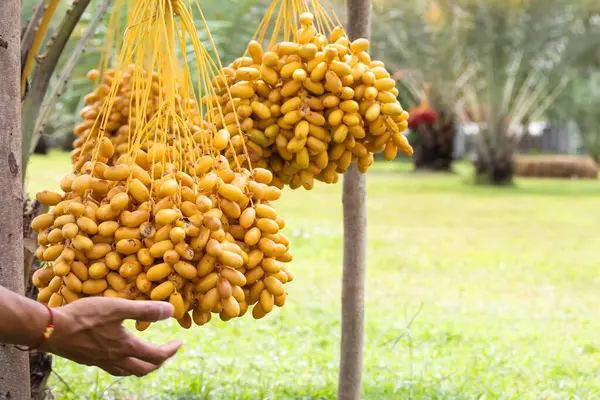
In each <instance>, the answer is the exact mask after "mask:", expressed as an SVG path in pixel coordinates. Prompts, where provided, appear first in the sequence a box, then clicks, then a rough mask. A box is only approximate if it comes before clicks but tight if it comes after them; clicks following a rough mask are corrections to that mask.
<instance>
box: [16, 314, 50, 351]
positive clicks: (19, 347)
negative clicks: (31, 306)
mask: <svg viewBox="0 0 600 400" xmlns="http://www.w3.org/2000/svg"><path fill="white" fill-rule="evenodd" d="M42 304H43V303H42ZM44 307H46V309H47V310H48V313H49V314H50V322H49V323H48V326H47V327H46V330H45V331H44V334H43V335H42V338H41V339H40V341H39V343H38V344H37V345H36V346H34V347H29V348H27V347H21V346H15V347H16V348H17V349H18V350H20V351H31V350H35V349H37V348H38V347H40V346H41V345H42V344H44V342H46V341H47V340H48V339H50V336H52V334H53V333H54V313H53V312H52V309H51V308H50V307H48V305H46V304H44Z"/></svg>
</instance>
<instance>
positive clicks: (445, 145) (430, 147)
mask: <svg viewBox="0 0 600 400" xmlns="http://www.w3.org/2000/svg"><path fill="white" fill-rule="evenodd" d="M417 131H418V134H419V139H418V145H417V146H416V149H415V156H414V164H415V169H417V170H428V171H438V172H450V171H451V169H452V162H453V161H454V138H455V137H456V121H455V120H454V118H453V117H452V116H448V115H445V114H444V113H440V118H439V119H438V120H437V121H435V122H434V123H432V124H422V125H419V126H418V128H417Z"/></svg>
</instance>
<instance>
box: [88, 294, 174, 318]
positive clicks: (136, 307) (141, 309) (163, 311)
mask: <svg viewBox="0 0 600 400" xmlns="http://www.w3.org/2000/svg"><path fill="white" fill-rule="evenodd" d="M96 301H97V302H98V301H101V302H102V304H101V305H102V309H103V310H104V313H105V315H106V316H108V317H109V318H111V319H112V320H121V321H122V320H125V319H134V320H136V321H148V322H156V321H162V320H165V319H168V318H170V317H171V316H172V315H173V312H174V308H173V305H172V304H170V303H167V302H164V301H132V300H125V299H116V298H107V297H99V298H97V299H96Z"/></svg>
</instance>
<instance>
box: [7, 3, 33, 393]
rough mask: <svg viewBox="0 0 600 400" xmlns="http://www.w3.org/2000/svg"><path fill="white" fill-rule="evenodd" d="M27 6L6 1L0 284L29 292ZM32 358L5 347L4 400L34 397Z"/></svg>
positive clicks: (10, 347) (14, 289) (17, 290)
mask: <svg viewBox="0 0 600 400" xmlns="http://www.w3.org/2000/svg"><path fill="white" fill-rule="evenodd" d="M20 19H21V4H20V1H19V0H2V2H0V71H1V73H0V187H1V188H2V190H0V204H1V205H2V207H0V221H1V226H0V254H1V255H2V258H1V261H0V285H2V286H4V287H6V288H7V289H9V290H12V291H14V292H17V293H23V292H24V287H23V283H24V282H23V235H22V231H23V218H22V207H23V190H22V185H21V157H20V156H21V98H20V84H19V83H20V77H21V61H20V59H21V51H20V35H21V32H20ZM28 361H29V360H28V357H27V353H23V352H20V351H18V350H17V349H16V348H15V347H13V346H7V345H1V347H0V399H2V400H4V399H19V400H21V399H23V400H27V399H29V398H30V396H31V395H30V388H29V362H28Z"/></svg>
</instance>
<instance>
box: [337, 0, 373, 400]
mask: <svg viewBox="0 0 600 400" xmlns="http://www.w3.org/2000/svg"><path fill="white" fill-rule="evenodd" d="M347 33H348V35H349V37H350V40H354V39H357V38H367V39H368V38H369V37H370V33H371V1H370V0H348V26H347ZM342 196H343V197H342V202H343V204H344V269H343V278H342V341H341V356H340V371H339V374H340V375H339V381H338V400H358V399H360V389H361V380H362V367H363V336H364V333H363V331H364V318H365V316H364V305H365V302H364V297H365V294H364V292H365V269H366V253H367V237H366V225H367V209H366V176H365V175H363V174H361V173H360V172H359V171H358V166H357V165H356V163H354V164H353V165H352V166H351V167H350V168H349V169H348V171H347V172H346V174H345V175H344V186H343V195H342Z"/></svg>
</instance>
